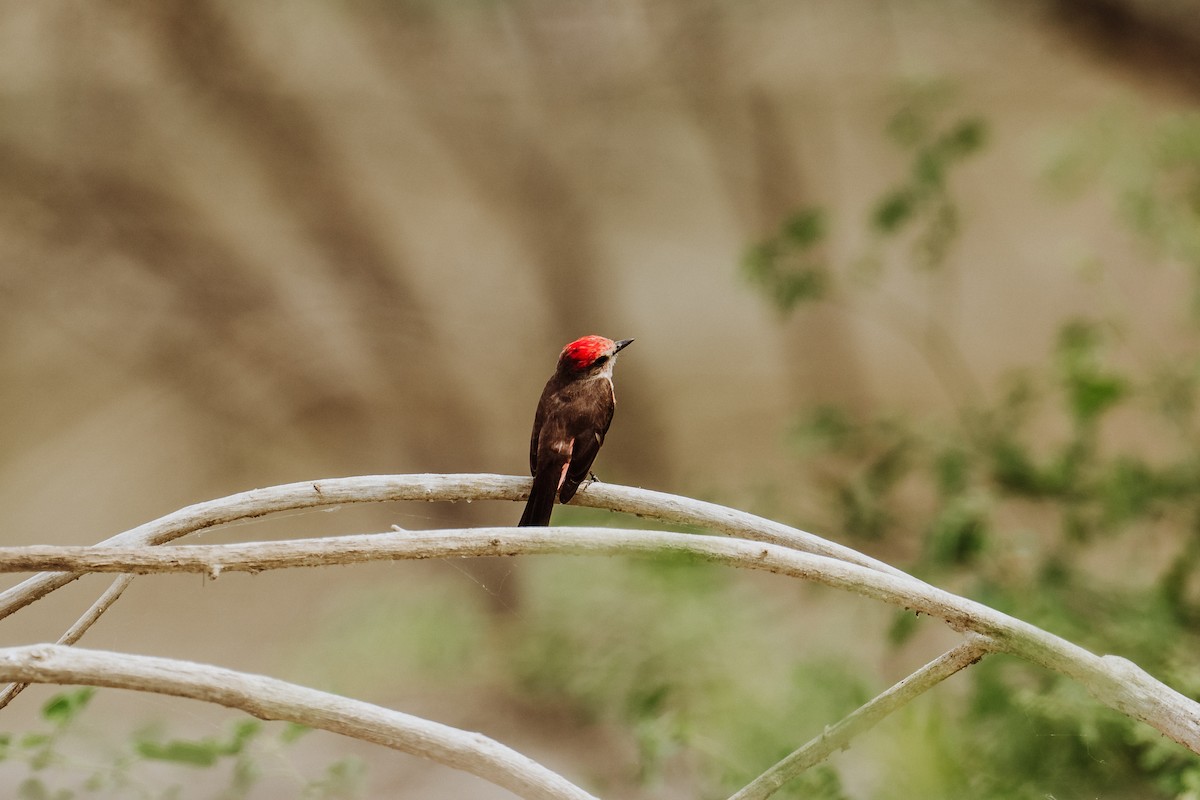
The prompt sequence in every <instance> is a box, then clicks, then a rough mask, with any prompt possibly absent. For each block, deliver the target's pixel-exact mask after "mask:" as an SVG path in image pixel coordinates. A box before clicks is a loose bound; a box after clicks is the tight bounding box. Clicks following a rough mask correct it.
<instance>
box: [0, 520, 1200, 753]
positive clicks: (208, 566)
mask: <svg viewBox="0 0 1200 800" xmlns="http://www.w3.org/2000/svg"><path fill="white" fill-rule="evenodd" d="M670 551H673V552H680V553H689V554H692V555H695V556H698V557H700V558H704V559H707V560H709V561H713V562H716V563H720V564H725V565H728V566H733V567H742V568H749V569H758V570H766V571H769V572H775V573H779V574H781V575H789V576H792V577H795V578H801V579H803V580H811V581H815V582H817V583H822V584H825V585H826V586H831V587H834V588H837V589H844V590H846V591H850V592H855V593H857V594H860V595H864V596H866V597H871V598H873V599H876V600H881V601H883V602H886V603H891V604H893V605H896V606H899V607H902V608H907V609H911V610H914V611H919V612H921V613H923V614H928V615H930V616H935V617H938V618H940V619H943V620H945V621H946V622H947V623H948V624H949V625H950V627H952V628H954V629H955V630H958V631H974V632H976V633H979V634H982V635H984V636H987V637H989V638H990V639H991V640H992V647H993V649H996V650H1002V651H1005V652H1009V653H1013V654H1014V655H1018V656H1020V657H1022V658H1024V659H1026V660H1028V661H1032V662H1033V663H1035V664H1038V665H1040V666H1043V667H1045V668H1047V669H1050V670H1054V671H1056V672H1060V673H1062V674H1064V675H1067V676H1069V677H1071V678H1073V679H1074V680H1076V681H1078V682H1079V683H1081V684H1082V685H1083V686H1084V687H1085V688H1087V690H1088V691H1089V692H1091V693H1092V695H1093V696H1094V697H1095V698H1096V699H1097V700H1099V701H1100V702H1102V703H1104V704H1106V705H1108V706H1111V707H1112V708H1115V709H1117V710H1118V711H1121V712H1122V713H1124V714H1126V715H1128V716H1131V717H1133V718H1135V719H1139V720H1141V721H1143V722H1146V723H1147V724H1149V725H1151V726H1153V727H1155V728H1157V729H1158V730H1159V731H1161V732H1162V733H1164V734H1166V735H1167V736H1169V737H1171V738H1172V739H1174V740H1175V741H1177V742H1179V743H1181V744H1183V745H1184V746H1185V747H1187V748H1189V749H1190V750H1192V751H1193V752H1196V753H1198V754H1200V704H1197V703H1196V702H1195V701H1193V700H1191V699H1189V698H1187V697H1185V696H1183V695H1181V694H1179V693H1178V692H1176V691H1174V690H1173V689H1171V688H1169V687H1167V686H1165V685H1164V684H1162V683H1159V682H1158V681H1156V680H1155V679H1154V678H1153V677H1151V676H1150V675H1149V674H1148V673H1146V672H1145V671H1143V670H1142V669H1140V668H1139V667H1137V666H1136V665H1135V664H1133V663H1132V662H1130V661H1127V660H1125V659H1123V658H1119V657H1117V656H1104V657H1099V656H1096V655H1094V654H1092V653H1090V652H1088V651H1087V650H1084V649H1083V648H1081V647H1079V646H1077V645H1074V644H1071V643H1070V642H1068V641H1066V640H1065V639H1061V638H1059V637H1057V636H1054V635H1053V634H1051V633H1048V632H1046V631H1043V630H1041V629H1040V628H1037V627H1035V626H1033V625H1030V624H1029V623H1026V622H1023V621H1021V620H1019V619H1015V618H1014V617H1010V616H1008V615H1007V614H1003V613H1001V612H999V611H996V610H994V609H992V608H989V607H988V606H985V605H983V604H981V603H977V602H975V601H973V600H968V599H966V598H963V597H959V596H957V595H954V594H951V593H950V592H946V591H943V590H941V589H938V588H936V587H933V586H930V585H929V584H927V583H923V582H922V581H919V580H917V579H915V578H911V577H907V576H897V575H891V574H886V573H883V572H880V571H878V570H875V569H871V568H868V567H862V566H859V565H857V564H849V563H847V562H845V561H840V560H837V559H833V558H829V557H826V556H819V555H813V554H811V553H802V552H798V551H796V550H792V549H789V548H785V547H780V546H778V545H773V544H768V543H764V542H751V541H746V540H744V539H726V538H720V537H716V536H696V535H693V534H684V533H668V532H663V531H637V530H615V529H608V528H471V529H465V530H444V531H412V532H391V533H380V534H366V535H359V536H341V537H332V538H324V539H307V540H296V541H283V542H261V543H251V544H230V545H179V546H174V547H163V548H143V547H132V548H131V547H120V548H118V547H49V546H35V547H17V548H0V571H7V572H13V571H27V570H34V569H60V570H70V571H72V572H81V571H83V572H202V573H206V574H208V575H210V576H212V577H216V576H219V575H220V574H221V573H222V572H225V571H247V572H257V571H261V570H264V569H281V568H286V567H302V566H319V565H324V564H351V563H360V562H365V561H377V560H389V559H423V558H450V557H454V556H514V555H523V554H524V555H539V554H551V553H558V554H592V555H616V554H620V553H628V554H639V553H640V554H649V553H656V552H670Z"/></svg>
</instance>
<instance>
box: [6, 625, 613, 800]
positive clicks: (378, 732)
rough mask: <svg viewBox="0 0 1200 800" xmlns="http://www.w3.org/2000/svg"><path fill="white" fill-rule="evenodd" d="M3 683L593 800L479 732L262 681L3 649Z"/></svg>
mask: <svg viewBox="0 0 1200 800" xmlns="http://www.w3.org/2000/svg"><path fill="white" fill-rule="evenodd" d="M0 680H14V681H21V682H26V683H57V684H82V685H89V686H106V687H111V688H117V689H134V690H136V691H141V692H155V693H158V694H166V695H174V696H176V697H190V698H192V699H195V700H202V701H204V702H207V703H217V704H219V705H222V706H226V707H228V708H237V709H241V710H242V711H245V712H246V713H247V714H251V715H253V716H255V717H258V718H259V719H267V720H287V721H290V722H294V723H297V724H299V725H305V726H307V727H310V728H320V729H322V730H327V731H332V732H334V733H340V734H342V735H345V736H350V737H353V738H355V739H361V740H363V741H366V742H373V743H375V744H381V745H384V746H385V747H390V748H392V749H394V750H400V751H402V752H405V753H411V754H413V755H416V756H421V757H423V758H428V759H431V760H433V761H437V762H439V763H441V764H445V765H446V766H449V767H453V768H455V769H461V770H464V771H466V772H470V773H472V774H474V775H477V776H479V777H480V778H483V779H484V780H487V781H491V782H492V783H494V784H496V785H497V786H502V787H504V788H505V789H508V790H509V791H511V792H513V793H515V794H517V795H519V796H521V797H525V798H528V800H596V798H594V797H593V796H592V795H590V794H588V793H587V792H585V791H584V790H583V789H580V788H579V787H578V786H575V785H574V784H573V783H571V782H570V781H568V780H567V779H566V778H563V777H562V776H561V775H558V774H557V773H555V772H551V771H550V770H548V769H546V768H545V767H543V766H542V765H541V764H539V763H537V762H536V761H533V760H532V759H530V758H528V757H526V756H524V755H522V754H520V753H518V752H517V751H515V750H512V749H510V748H508V747H505V746H504V745H502V744H500V743H499V742H497V741H495V740H494V739H490V738H488V737H486V736H484V735H483V734H480V733H472V732H469V731H463V730H459V729H457V728H452V727H450V726H449V725H443V724H441V723H438V722H432V721H430V720H426V719H422V718H420V717H414V716H412V715H409V714H404V713H401V712H399V711H392V710H390V709H386V708H382V707H380V706H376V705H371V704H370V703H364V702H362V701H359V700H350V699H348V698H345V697H339V696H337V695H334V694H329V693H327V692H321V691H317V690H316V689H309V688H306V687H303V686H297V685H295V684H291V683H287V682H285V681H281V680H277V679H275V678H268V677H266V676H263V675H249V674H246V673H243V672H235V671H233V670H230V669H223V668H221V667H214V666H210V665H207V664H196V663H194V662H189V661H177V660H175V659H169V658H156V657H153V656H136V655H130V654H128V653H109V652H104V651H100V650H84V649H81V648H72V647H66V646H63V645H49V644H44V645H26V646H24V647H9V648H0Z"/></svg>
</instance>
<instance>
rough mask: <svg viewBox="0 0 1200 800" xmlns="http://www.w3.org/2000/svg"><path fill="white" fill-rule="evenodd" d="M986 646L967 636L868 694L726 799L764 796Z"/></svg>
mask: <svg viewBox="0 0 1200 800" xmlns="http://www.w3.org/2000/svg"><path fill="white" fill-rule="evenodd" d="M990 649H991V648H990V644H989V642H988V640H987V639H986V638H984V637H982V636H977V635H972V636H970V637H969V638H968V639H967V641H965V642H963V643H962V644H960V645H958V646H957V647H955V648H954V649H952V650H950V651H948V652H946V653H943V654H942V655H940V656H938V657H937V658H936V659H934V660H933V661H931V662H929V663H928V664H926V665H925V666H923V667H921V668H920V669H919V670H917V671H916V672H914V673H913V674H911V675H909V676H908V677H907V678H905V679H904V680H902V681H900V682H899V683H897V684H896V685H894V686H892V687H891V688H890V689H888V690H887V691H885V692H883V693H882V694H880V695H878V696H877V697H874V698H872V699H871V701H870V702H868V703H867V704H866V705H863V706H861V707H860V708H858V709H857V710H855V711H854V713H852V714H851V715H850V716H848V717H846V718H845V719H843V720H841V721H840V722H838V723H837V724H836V725H832V726H830V727H827V728H826V729H825V730H824V731H823V732H822V733H821V734H820V735H819V736H817V737H816V738H814V739H812V740H810V741H809V742H808V743H807V744H805V745H804V746H803V747H801V748H799V749H798V750H796V751H795V752H793V753H791V754H790V755H788V756H787V757H786V758H784V759H783V760H782V761H780V762H779V763H778V764H775V765H774V766H773V767H771V768H770V769H768V770H767V771H766V772H764V773H763V774H762V775H759V776H758V777H757V778H755V779H754V780H753V781H751V782H750V783H748V784H746V786H744V787H742V789H740V790H739V791H738V792H737V793H735V794H734V795H733V796H732V797H730V798H729V800H766V799H767V798H768V797H770V796H771V795H773V794H774V793H775V792H777V791H778V790H779V789H780V788H782V787H783V785H784V784H785V783H787V782H788V781H790V780H792V779H793V778H797V777H799V776H800V774H801V773H802V772H804V771H805V770H806V769H808V768H809V767H812V766H814V765H816V764H819V763H820V762H822V761H824V760H825V759H827V758H829V756H830V755H832V754H833V753H834V752H835V751H837V750H843V749H845V748H846V747H849V746H850V740H851V739H853V738H854V737H855V736H858V735H859V734H860V733H863V732H864V731H867V730H870V729H871V728H873V727H875V726H876V725H878V724H879V723H880V722H881V721H882V720H883V719H884V718H885V717H887V716H888V715H889V714H891V713H892V712H893V711H895V710H896V709H898V708H900V707H901V706H903V705H905V704H906V703H910V702H912V701H913V700H914V699H916V698H917V697H919V696H920V695H921V694H923V693H924V692H926V691H928V690H929V689H932V688H933V687H934V686H937V685H938V684H939V683H941V682H942V681H944V680H946V678H949V677H950V676H951V675H953V674H954V673H956V672H958V671H959V670H961V669H964V668H966V667H969V666H971V665H972V664H974V663H975V662H976V661H978V660H979V659H981V658H983V656H985V655H986V654H987V652H988V651H989V650H990Z"/></svg>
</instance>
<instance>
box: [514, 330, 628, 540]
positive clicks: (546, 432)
mask: <svg viewBox="0 0 1200 800" xmlns="http://www.w3.org/2000/svg"><path fill="white" fill-rule="evenodd" d="M632 343H633V339H621V340H620V341H613V340H612V339H606V338H605V337H603V336H596V335H594V334H593V335H590V336H584V337H581V338H579V339H576V340H575V341H573V342H571V343H570V344H568V345H567V346H566V347H564V348H563V350H562V353H561V354H560V355H559V357H558V366H557V367H556V368H555V370H554V374H553V375H551V376H550V380H548V381H546V388H545V389H543V390H542V397H541V399H540V400H539V401H538V405H537V412H536V413H535V414H534V416H533V436H532V437H531V438H530V441H529V471H530V473H532V474H533V488H532V489H530V491H529V500H528V501H527V502H526V503H525V512H524V513H523V514H521V521H520V522H518V523H517V525H518V526H520V527H530V526H545V525H549V524H550V513H551V511H553V509H554V498H555V496H557V497H558V499H559V500H560V501H562V502H564V503H566V502H567V501H569V500H570V499H571V498H572V497H574V496H575V491H576V490H577V489H578V488H579V484H580V483H582V482H583V480H584V478H586V477H588V475H590V474H591V469H592V462H593V461H595V460H596V454H597V453H598V452H600V445H602V444H604V436H605V434H607V433H608V426H609V425H610V424H612V418H613V410H614V409H615V408H616V403H617V400H616V394H615V393H614V391H613V380H612V375H613V365H614V364H615V363H616V361H617V353H620V352H621V351H622V350H624V349H625V348H626V347H628V346H629V345H630V344H632ZM593 478H594V476H593Z"/></svg>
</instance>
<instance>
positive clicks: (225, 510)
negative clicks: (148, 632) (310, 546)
mask: <svg viewBox="0 0 1200 800" xmlns="http://www.w3.org/2000/svg"><path fill="white" fill-rule="evenodd" d="M529 483H530V481H529V479H528V478H518V477H513V476H508V475H486V474H481V475H470V474H464V475H438V474H420V475H363V476H358V477H353V478H331V479H326V480H316V481H304V482H302V483H289V484H285V485H282V486H273V487H270V488H267V489H252V490H250V491H248V492H241V493H239V494H234V495H230V496H228V497H223V498H220V499H218V500H210V501H208V502H204V503H197V504H195V505H191V506H188V507H186V508H182V509H180V510H178V511H176V512H174V513H172V514H168V515H166V516H165V517H160V518H159V519H156V520H153V521H152V522H147V523H145V524H143V525H139V526H138V527H136V528H133V529H131V530H128V531H125V532H124V533H120V534H117V535H116V536H112V537H110V538H108V539H105V540H104V541H103V542H101V544H103V545H155V544H163V543H165V542H169V541H172V540H174V539H178V538H179V537H181V536H185V535H186V534H189V533H193V532H195V531H199V530H204V529H207V528H213V527H216V526H219V525H226V524H229V523H231V522H237V521H239V520H244V519H252V518H255V517H263V516H266V515H268V514H273V513H277V512H280V511H294V510H297V509H303V508H318V507H324V506H339V505H346V504H349V503H381V502H389V501H395V500H427V501H458V500H515V501H521V500H524V499H526V497H528V494H529ZM572 504H574V505H581V506H587V507H590V508H607V509H610V510H613V511H624V512H627V513H630V514H636V515H638V516H642V517H647V518H650V519H657V520H661V521H663V522H669V523H676V524H682V525H696V526H699V527H704V528H709V529H711V530H714V531H717V532H719V533H723V534H727V535H731V536H739V537H742V538H745V539H753V540H756V541H764V542H772V543H774V544H779V545H783V546H785V547H794V548H796V549H798V550H803V551H805V552H811V553H819V554H822V555H827V556H831V557H833V558H840V559H843V560H845V561H849V562H850V563H853V564H862V565H863V566H868V567H871V568H873V569H877V570H881V571H883V572H887V573H891V574H893V575H903V574H904V573H903V572H902V571H900V570H898V569H896V568H895V567H892V566H890V565H888V564H885V563H883V562H882V561H877V560H875V559H873V558H870V557H868V556H865V555H863V554H862V553H859V552H857V551H855V550H852V549H850V548H849V547H845V546H843V545H839V544H836V543H834V542H830V541H827V540H825V539H822V538H821V537H819V536H816V535H814V534H811V533H807V532H805V531H801V530H798V529H796V528H792V527H789V526H787V525H783V524H780V523H778V522H773V521H771V520H768V519H764V518H762V517H757V516H755V515H753V514H747V513H745V512H742V511H735V510H734V509H731V508H725V507H724V506H719V505H716V504H713V503H705V502H702V501H699V500H692V499H690V498H687V497H679V496H677V495H672V494H665V493H663V492H652V491H649V490H647V489H634V488H631V487H628V486H616V485H613V484H607V483H597V482H593V483H590V484H588V485H587V486H585V487H584V488H582V489H581V490H580V491H579V493H577V494H576V495H575V498H574V499H573V500H572ZM78 577H79V575H78V574H77V573H76V574H72V573H53V574H46V575H35V576H34V577H32V578H30V579H28V580H26V581H23V582H22V583H20V584H18V585H16V586H14V587H12V588H11V589H8V590H6V591H4V592H0V619H2V618H4V617H6V616H8V615H9V614H12V613H13V612H14V611H18V610H20V609H21V608H24V607H25V606H27V605H29V604H30V603H32V602H34V601H36V600H38V599H40V598H42V597H44V596H45V595H47V594H49V593H50V592H52V591H54V590H55V589H59V588H61V587H63V586H66V585H67V584H68V583H70V582H71V581H73V580H75V579H76V578H78Z"/></svg>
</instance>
